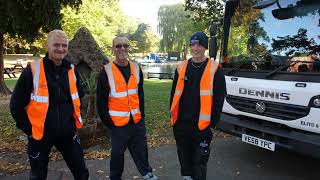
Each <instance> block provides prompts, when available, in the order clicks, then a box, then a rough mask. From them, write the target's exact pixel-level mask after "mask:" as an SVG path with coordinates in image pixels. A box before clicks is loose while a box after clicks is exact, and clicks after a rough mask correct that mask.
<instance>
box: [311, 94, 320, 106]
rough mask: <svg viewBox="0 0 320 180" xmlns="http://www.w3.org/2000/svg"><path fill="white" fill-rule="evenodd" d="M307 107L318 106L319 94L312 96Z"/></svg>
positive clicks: (319, 102) (319, 104)
mask: <svg viewBox="0 0 320 180" xmlns="http://www.w3.org/2000/svg"><path fill="white" fill-rule="evenodd" d="M309 107H314V108H320V96H314V97H312V98H311V100H310V102H309Z"/></svg>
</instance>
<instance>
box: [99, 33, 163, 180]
mask: <svg viewBox="0 0 320 180" xmlns="http://www.w3.org/2000/svg"><path fill="white" fill-rule="evenodd" d="M112 51H113V54H114V55H115V59H114V60H113V61H112V62H111V63H109V64H107V65H105V66H104V68H103V69H102V71H101V72H100V75H99V79H98V85H97V107H98V112H99V115H100V118H101V121H102V122H103V123H104V124H105V125H106V126H107V127H108V128H109V129H110V130H111V146H112V150H111V160H110V179H111V180H120V179H121V176H122V172H123V167H124V152H125V151H126V149H127V148H128V149H129V151H130V154H131V156H132V158H133V160H134V162H135V164H136V166H137V168H138V170H139V172H140V174H141V175H142V178H143V179H144V180H147V179H148V180H157V179H158V178H157V177H156V176H155V175H153V173H152V168H151V167H150V165H149V162H148V148H147V138H146V128H145V123H144V94H143V74H142V71H141V69H140V67H139V66H138V64H136V63H133V62H131V61H129V60H128V52H129V40H128V38H126V37H124V36H117V37H115V38H114V39H113V41H112Z"/></svg>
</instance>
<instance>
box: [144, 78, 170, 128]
mask: <svg viewBox="0 0 320 180" xmlns="http://www.w3.org/2000/svg"><path fill="white" fill-rule="evenodd" d="M171 86H172V81H171V80H145V82H144V94H145V96H144V98H145V114H146V126H147V129H148V134H153V133H156V132H158V133H160V134H162V133H161V132H160V131H164V132H166V131H167V130H171V127H170V122H169V100H170V91H171Z"/></svg>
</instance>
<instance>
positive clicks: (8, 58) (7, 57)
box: [3, 54, 38, 61]
mask: <svg viewBox="0 0 320 180" xmlns="http://www.w3.org/2000/svg"><path fill="white" fill-rule="evenodd" d="M3 58H4V60H5V61H15V60H17V59H33V60H36V59H38V57H35V56H29V55H21V54H14V55H4V56H3Z"/></svg>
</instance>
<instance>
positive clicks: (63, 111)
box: [10, 55, 84, 137]
mask: <svg viewBox="0 0 320 180" xmlns="http://www.w3.org/2000/svg"><path fill="white" fill-rule="evenodd" d="M43 61H44V69H45V74H46V80H47V83H48V90H49V108H48V112H47V116H46V120H45V127H44V135H45V136H49V137H56V136H64V135H73V134H74V133H75V130H76V128H75V120H74V118H73V112H74V110H73V105H72V99H71V96H70V89H69V81H68V70H69V69H70V68H71V67H70V62H69V61H67V60H66V59H64V60H63V61H62V64H61V65H60V66H56V65H55V64H54V63H53V61H51V60H50V59H49V58H48V56H47V55H46V56H45V57H44V58H43ZM75 74H76V77H77V88H78V93H79V97H80V98H82V97H83V95H84V94H83V91H82V87H81V83H80V81H79V75H78V72H77V71H75ZM32 90H33V77H32V71H31V67H30V66H29V65H28V66H27V67H26V68H25V69H24V70H23V72H22V74H21V76H20V77H19V79H18V81H17V84H16V86H15V88H14V90H13V93H12V96H11V100H10V111H11V114H12V117H13V118H14V120H15V121H16V125H17V127H18V128H19V129H21V130H22V131H24V133H25V134H27V135H31V124H30V121H29V118H28V116H27V113H26V111H25V108H26V106H27V105H28V104H29V102H30V95H31V92H32Z"/></svg>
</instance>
